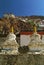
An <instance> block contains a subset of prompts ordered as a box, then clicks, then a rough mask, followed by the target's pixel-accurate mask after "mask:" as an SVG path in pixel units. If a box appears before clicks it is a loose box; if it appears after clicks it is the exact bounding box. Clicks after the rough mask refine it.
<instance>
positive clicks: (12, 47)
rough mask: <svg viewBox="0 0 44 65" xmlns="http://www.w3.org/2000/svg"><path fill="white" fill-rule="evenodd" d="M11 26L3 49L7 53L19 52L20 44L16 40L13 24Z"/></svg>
mask: <svg viewBox="0 0 44 65" xmlns="http://www.w3.org/2000/svg"><path fill="white" fill-rule="evenodd" d="M11 28H12V31H11V32H10V33H9V34H8V36H7V38H6V41H5V42H4V44H3V49H4V50H5V52H6V54H18V48H19V45H18V43H17V41H16V35H15V34H14V33H13V31H14V30H13V26H12V27H11Z"/></svg>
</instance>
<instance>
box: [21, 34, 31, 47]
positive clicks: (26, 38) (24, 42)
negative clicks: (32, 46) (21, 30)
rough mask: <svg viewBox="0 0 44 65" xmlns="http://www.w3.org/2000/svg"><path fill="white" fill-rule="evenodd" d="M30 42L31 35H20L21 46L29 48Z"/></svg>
mask: <svg viewBox="0 0 44 65" xmlns="http://www.w3.org/2000/svg"><path fill="white" fill-rule="evenodd" d="M29 42H30V35H20V45H21V46H24V45H25V46H27V45H28V44H29Z"/></svg>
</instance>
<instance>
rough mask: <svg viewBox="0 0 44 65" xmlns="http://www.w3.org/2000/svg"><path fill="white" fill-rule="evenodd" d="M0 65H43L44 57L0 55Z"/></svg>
mask: <svg viewBox="0 0 44 65" xmlns="http://www.w3.org/2000/svg"><path fill="white" fill-rule="evenodd" d="M0 65H44V55H33V54H20V55H0Z"/></svg>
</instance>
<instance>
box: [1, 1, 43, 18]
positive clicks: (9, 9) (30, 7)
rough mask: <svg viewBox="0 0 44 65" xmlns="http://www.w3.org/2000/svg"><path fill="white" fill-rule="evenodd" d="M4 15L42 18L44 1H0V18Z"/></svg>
mask: <svg viewBox="0 0 44 65" xmlns="http://www.w3.org/2000/svg"><path fill="white" fill-rule="evenodd" d="M4 13H13V14H15V15H16V16H30V15H41V16H44V0H0V17H1V16H2V15H3V14H4Z"/></svg>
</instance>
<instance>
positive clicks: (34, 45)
mask: <svg viewBox="0 0 44 65" xmlns="http://www.w3.org/2000/svg"><path fill="white" fill-rule="evenodd" d="M28 46H29V49H30V50H31V51H32V50H33V51H41V50H44V44H43V43H42V40H41V36H40V34H38V33H37V28H36V25H34V33H33V34H32V35H31V36H30V42H29V45H28Z"/></svg>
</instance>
